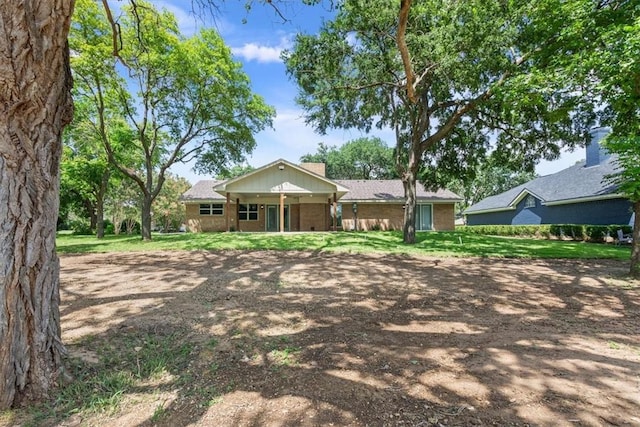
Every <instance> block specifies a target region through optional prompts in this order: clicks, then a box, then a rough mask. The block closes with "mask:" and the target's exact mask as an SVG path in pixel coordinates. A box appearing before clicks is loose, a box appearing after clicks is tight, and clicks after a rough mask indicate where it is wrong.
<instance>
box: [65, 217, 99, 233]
mask: <svg viewBox="0 0 640 427" xmlns="http://www.w3.org/2000/svg"><path fill="white" fill-rule="evenodd" d="M69 228H70V229H71V230H73V234H79V235H85V236H86V235H90V234H93V230H92V229H91V223H90V222H89V220H87V219H85V218H77V219H74V220H72V221H69Z"/></svg>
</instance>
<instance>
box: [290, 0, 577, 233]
mask: <svg viewBox="0 0 640 427" xmlns="http://www.w3.org/2000/svg"><path fill="white" fill-rule="evenodd" d="M536 3H537V2H536ZM402 4H410V3H402ZM410 7H411V9H410V11H409V13H408V21H407V23H406V24H407V25H406V32H403V33H400V34H398V31H399V29H402V28H404V27H403V26H401V25H399V21H400V20H401V18H400V17H399V14H398V12H399V7H398V4H397V2H388V1H386V0H374V1H371V0H369V1H364V0H345V1H344V2H342V4H341V8H340V9H339V11H338V13H337V16H336V18H335V20H333V21H331V22H327V23H325V24H324V26H323V27H322V29H321V32H320V33H319V34H317V35H302V34H300V35H298V36H297V37H296V40H295V43H294V46H293V48H292V49H291V50H290V51H287V52H285V54H284V59H285V63H286V66H287V72H288V73H289V75H290V76H291V77H292V78H293V79H294V80H295V81H296V82H297V84H298V87H299V95H298V98H297V101H298V102H299V104H300V105H301V106H302V107H303V108H304V110H305V115H306V119H307V121H308V122H309V123H311V124H312V125H314V126H315V127H316V129H317V130H318V131H320V132H321V133H323V132H325V131H326V130H327V129H329V128H357V129H360V130H362V131H365V132H366V131H369V130H370V129H371V128H372V127H374V126H376V127H378V128H391V129H392V130H393V131H394V132H395V135H396V141H395V143H396V146H395V155H396V168H397V171H398V173H399V174H400V176H401V178H402V179H403V181H404V182H405V185H407V188H408V192H407V204H408V206H409V209H407V210H406V217H405V226H404V231H405V241H406V242H410V241H411V240H412V239H411V234H412V230H415V214H414V206H415V194H414V192H415V182H416V179H417V178H418V173H420V176H421V179H422V180H423V181H424V182H425V183H426V184H427V185H426V186H427V188H435V187H441V186H443V185H445V184H447V183H449V182H450V181H451V180H452V178H454V177H457V178H461V177H462V178H464V179H463V180H464V181H465V182H467V179H466V177H467V176H473V171H474V170H475V168H476V167H477V165H478V163H480V162H481V161H482V160H483V159H485V157H486V155H487V153H488V152H489V151H490V148H492V147H491V144H492V140H495V143H494V147H493V153H494V157H495V159H496V161H497V162H498V163H499V164H504V165H508V167H509V168H510V169H511V170H529V171H531V170H532V169H533V166H534V164H535V163H536V162H537V161H538V160H539V159H540V158H541V157H544V158H547V159H553V158H555V157H557V156H558V154H559V152H560V147H561V146H562V145H566V146H569V147H573V146H574V145H575V144H577V143H578V142H580V141H581V139H580V138H579V136H580V135H579V133H580V132H576V129H578V130H580V129H582V128H583V127H584V124H582V117H581V116H580V115H577V114H574V113H573V112H572V110H574V107H575V95H574V94H573V93H571V92H566V91H565V92H555V93H554V92H550V91H548V90H547V82H546V79H545V78H544V76H541V75H540V73H538V71H537V69H536V68H535V66H534V65H533V63H532V62H530V61H528V60H527V59H528V57H529V56H530V55H533V54H534V53H535V52H538V51H539V50H541V49H542V48H543V47H546V45H547V44H548V43H549V40H550V39H551V38H553V37H555V36H556V34H554V33H549V32H548V28H547V27H546V26H544V25H541V24H540V23H539V22H537V21H536V22H533V21H532V19H531V16H532V14H533V15H535V17H536V19H537V18H540V19H543V18H544V17H543V16H542V15H538V14H537V10H536V9H535V6H531V5H530V2H528V1H513V2H506V3H505V2H486V1H482V0H471V1H464V2H451V1H444V0H443V1H426V0H423V1H414V2H413V3H411V6H410ZM399 36H400V37H399ZM402 36H404V39H405V42H404V43H400V42H399V40H400V39H401V38H402ZM545 52H546V54H547V57H551V56H552V55H553V54H555V52H552V51H549V50H547V49H545ZM403 57H404V58H405V59H406V60H405V61H403V60H402V58H403ZM412 93H413V95H412ZM581 126H582V127H581ZM494 136H495V138H494Z"/></svg>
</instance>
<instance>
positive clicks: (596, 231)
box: [456, 224, 633, 242]
mask: <svg viewBox="0 0 640 427" xmlns="http://www.w3.org/2000/svg"><path fill="white" fill-rule="evenodd" d="M620 229H622V232H623V233H624V234H629V233H631V232H632V230H633V227H631V226H629V225H616V224H614V225H583V224H550V225H546V224H542V225H467V226H462V227H457V228H456V230H457V231H462V232H464V233H472V234H482V235H487V236H515V237H536V238H539V239H549V238H550V237H551V236H555V237H556V238H559V239H566V238H571V239H573V240H589V241H590V242H603V241H604V240H605V237H607V236H610V237H616V235H617V233H618V230H620Z"/></svg>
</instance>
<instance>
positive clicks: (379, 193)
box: [336, 179, 461, 202]
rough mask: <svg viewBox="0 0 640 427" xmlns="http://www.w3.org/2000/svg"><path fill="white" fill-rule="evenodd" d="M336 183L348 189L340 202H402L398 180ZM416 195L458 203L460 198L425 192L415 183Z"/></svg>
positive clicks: (353, 180) (351, 180) (340, 181)
mask: <svg viewBox="0 0 640 427" xmlns="http://www.w3.org/2000/svg"><path fill="white" fill-rule="evenodd" d="M336 182H338V183H340V184H342V185H344V186H345V187H347V188H348V189H349V192H348V193H347V194H345V195H344V196H343V197H342V198H341V199H340V201H343V202H349V201H355V200H358V201H360V200H372V201H373V200H398V201H403V200H404V199H405V197H404V187H403V185H402V181H401V180H399V179H392V180H379V179H378V180H375V179H372V180H363V179H337V180H336ZM416 193H417V194H416V195H417V197H418V200H430V201H449V202H456V201H460V200H461V198H460V197H459V196H458V195H456V194H454V193H452V192H451V191H449V190H438V191H427V190H425V189H424V187H423V186H422V184H420V183H416Z"/></svg>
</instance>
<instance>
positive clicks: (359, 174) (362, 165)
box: [300, 137, 398, 179]
mask: <svg viewBox="0 0 640 427" xmlns="http://www.w3.org/2000/svg"><path fill="white" fill-rule="evenodd" d="M300 161H301V162H311V163H314V162H315V163H324V164H325V167H326V176H327V178H331V179H393V178H397V177H398V175H397V173H396V172H395V167H394V157H393V149H392V148H390V147H388V146H387V145H386V144H385V143H384V141H383V140H382V139H380V138H377V137H367V138H358V139H354V140H352V141H348V142H347V143H345V144H344V145H341V146H340V147H335V146H330V147H329V146H327V145H325V144H323V143H320V144H318V151H317V152H316V153H313V154H305V155H304V156H302V157H301V158H300Z"/></svg>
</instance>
